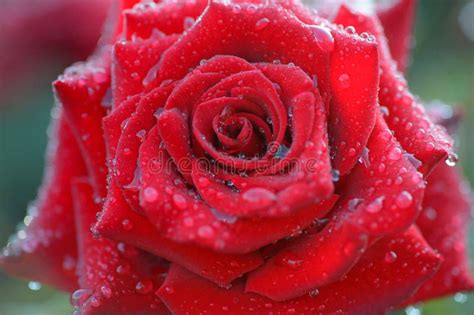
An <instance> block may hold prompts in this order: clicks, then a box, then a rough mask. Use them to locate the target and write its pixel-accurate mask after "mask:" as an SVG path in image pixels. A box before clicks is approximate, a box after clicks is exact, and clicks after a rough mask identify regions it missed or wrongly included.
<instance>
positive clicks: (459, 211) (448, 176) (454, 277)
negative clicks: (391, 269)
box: [407, 164, 474, 303]
mask: <svg viewBox="0 0 474 315" xmlns="http://www.w3.org/2000/svg"><path fill="white" fill-rule="evenodd" d="M471 205H472V203H471V197H470V191H469V188H468V186H467V185H466V183H464V180H463V179H462V177H461V175H460V174H459V171H458V170H457V169H456V168H452V167H448V166H447V165H444V164H440V165H439V166H437V167H436V168H435V169H434V170H433V173H431V175H430V176H429V177H428V186H427V188H426V193H425V199H424V201H423V212H422V213H421V214H420V216H419V218H418V220H417V221H416V223H417V225H418V227H419V228H420V230H421V232H423V235H424V236H425V238H426V241H427V242H428V243H429V244H430V245H431V246H432V247H433V248H434V249H435V250H437V251H438V252H439V253H440V254H441V255H442V256H443V258H444V261H443V263H442V265H441V268H440V270H439V271H438V272H437V273H436V275H435V276H434V277H433V278H432V279H430V280H429V281H428V282H426V283H425V284H424V285H423V286H422V287H421V288H420V289H419V290H418V291H417V293H416V294H415V296H413V297H412V298H411V299H410V300H409V302H407V303H416V302H418V301H421V300H427V299H432V298H435V297H439V296H444V295H448V294H454V293H456V292H460V291H469V290H473V289H474V278H473V276H472V274H471V273H470V271H469V253H468V245H467V243H468V235H469V233H468V231H469V221H470V217H471V216H470V210H471Z"/></svg>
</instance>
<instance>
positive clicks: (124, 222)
mask: <svg viewBox="0 0 474 315" xmlns="http://www.w3.org/2000/svg"><path fill="white" fill-rule="evenodd" d="M122 227H123V229H124V230H125V231H130V230H131V229H133V224H132V222H130V220H129V219H123V220H122Z"/></svg>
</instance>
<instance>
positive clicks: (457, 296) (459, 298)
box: [454, 292, 467, 304]
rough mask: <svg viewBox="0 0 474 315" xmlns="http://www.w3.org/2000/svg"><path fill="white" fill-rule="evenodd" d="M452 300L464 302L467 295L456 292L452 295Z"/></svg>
mask: <svg viewBox="0 0 474 315" xmlns="http://www.w3.org/2000/svg"><path fill="white" fill-rule="evenodd" d="M454 301H456V302H457V303H461V304H462V303H466V302H467V295H466V294H464V293H461V292H458V293H456V294H455V295H454Z"/></svg>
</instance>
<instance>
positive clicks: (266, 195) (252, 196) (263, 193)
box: [242, 188, 276, 207]
mask: <svg viewBox="0 0 474 315" xmlns="http://www.w3.org/2000/svg"><path fill="white" fill-rule="evenodd" d="M242 199H244V200H245V201H248V202H251V203H257V204H259V205H261V206H262V207H265V206H269V205H270V204H272V203H273V202H275V200H276V195H275V194H274V193H273V192H271V191H270V190H268V189H265V188H251V189H249V190H247V191H245V192H244V193H243V194H242Z"/></svg>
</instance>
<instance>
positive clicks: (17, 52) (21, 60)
mask: <svg viewBox="0 0 474 315" xmlns="http://www.w3.org/2000/svg"><path fill="white" fill-rule="evenodd" d="M111 2H112V0H6V1H1V2H0V12H2V18H1V19H0V73H1V75H0V98H3V97H4V96H6V95H9V94H11V92H12V91H13V90H15V86H17V84H19V82H20V81H23V80H24V79H29V78H31V77H32V76H34V75H38V73H41V72H42V71H43V70H45V68H44V67H45V65H46V66H51V67H52V68H51V70H52V71H54V70H55V69H56V68H57V71H59V70H60V69H61V68H62V67H64V65H67V64H69V63H71V62H73V61H76V60H78V59H85V58H86V57H87V56H88V55H89V54H90V53H91V52H92V51H93V50H94V48H95V46H96V44H97V41H98V40H99V38H100V34H101V31H102V25H103V23H104V20H105V19H106V16H107V12H108V9H109V6H110V4H111ZM46 69H47V68H46ZM48 70H49V69H48ZM45 79H46V80H48V81H49V78H45ZM30 80H31V79H30ZM22 86H23V83H22Z"/></svg>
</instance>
